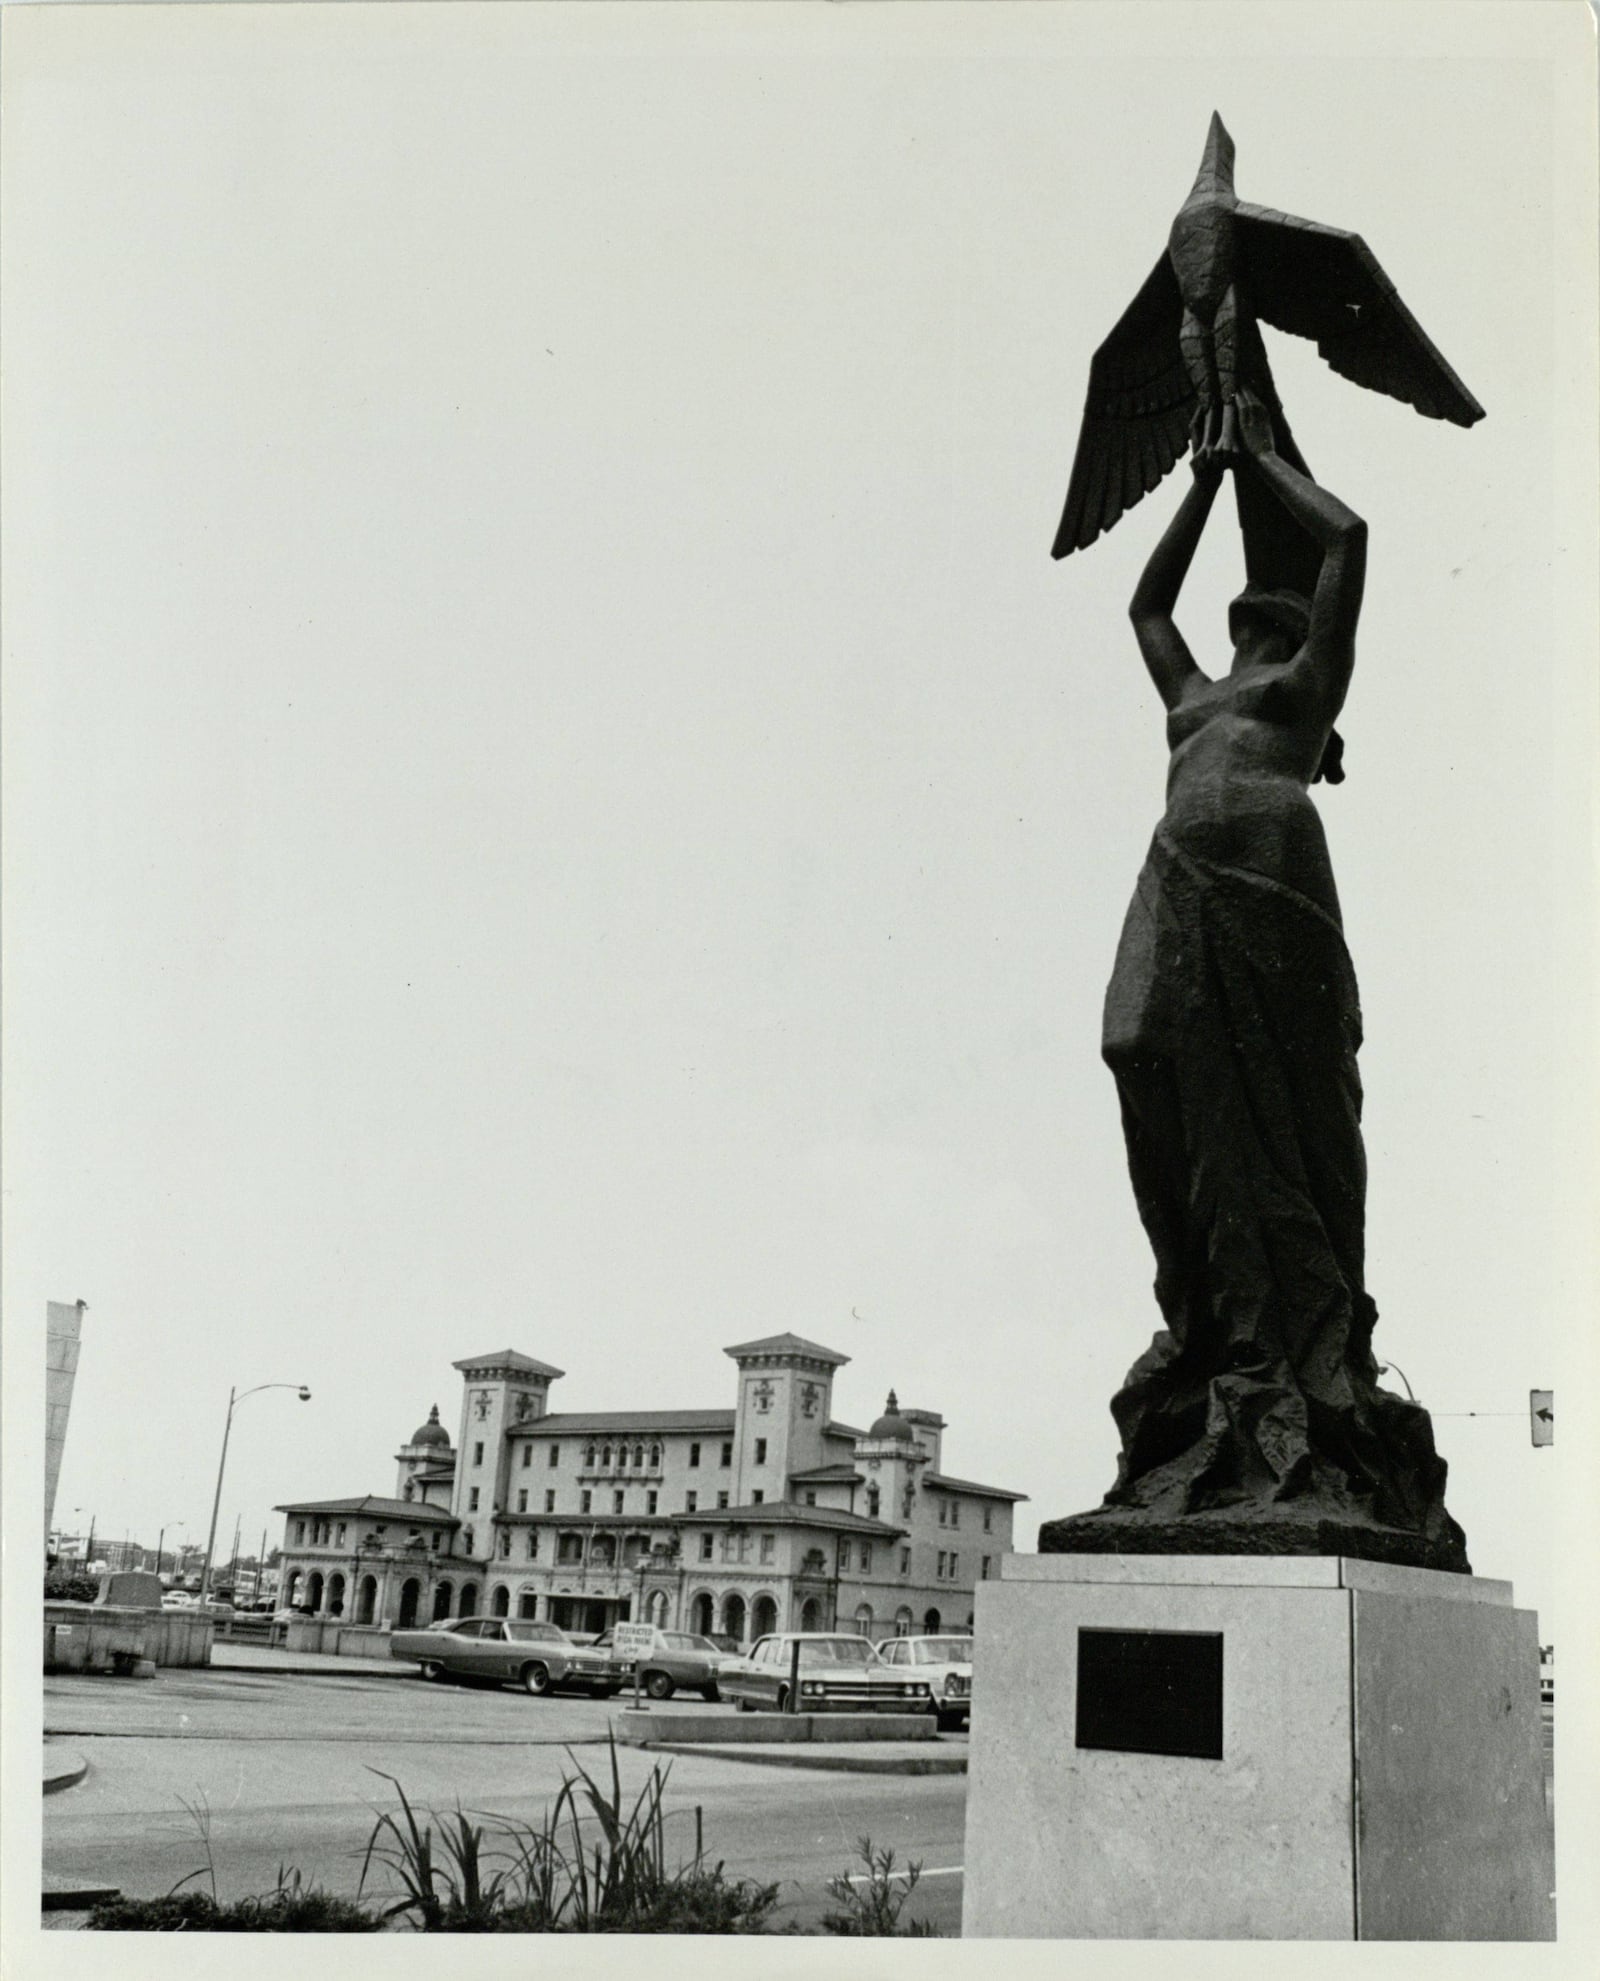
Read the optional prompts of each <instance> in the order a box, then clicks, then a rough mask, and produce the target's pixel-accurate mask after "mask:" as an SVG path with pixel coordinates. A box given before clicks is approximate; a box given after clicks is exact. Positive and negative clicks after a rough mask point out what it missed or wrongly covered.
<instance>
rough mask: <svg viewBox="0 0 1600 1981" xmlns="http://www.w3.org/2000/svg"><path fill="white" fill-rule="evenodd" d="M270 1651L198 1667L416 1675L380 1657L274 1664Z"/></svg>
mask: <svg viewBox="0 0 1600 1981" xmlns="http://www.w3.org/2000/svg"><path fill="white" fill-rule="evenodd" d="M271 1656H272V1654H271V1652H270V1651H269V1652H265V1653H263V1655H262V1656H261V1658H260V1659H256V1658H250V1659H245V1658H226V1657H224V1658H217V1657H213V1658H212V1660H211V1662H210V1663H209V1664H207V1665H204V1666H200V1667H197V1669H200V1670H204V1671H237V1672H250V1673H252V1674H259V1675H260V1676H262V1677H267V1678H392V1679H406V1678H415V1677H416V1676H417V1671H416V1667H415V1666H414V1665H402V1664H399V1663H395V1664H383V1663H381V1662H380V1661H379V1660H378V1659H377V1658H346V1659H343V1660H341V1661H340V1663H339V1664H337V1665H336V1664H334V1663H333V1661H332V1660H331V1659H330V1660H329V1662H328V1663H327V1664H321V1665H310V1664H274V1663H269V1662H268V1659H270V1658H271Z"/></svg>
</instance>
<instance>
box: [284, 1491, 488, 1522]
mask: <svg viewBox="0 0 1600 1981" xmlns="http://www.w3.org/2000/svg"><path fill="white" fill-rule="evenodd" d="M272 1510H273V1512H274V1513H365V1514H368V1515H370V1516H371V1518H372V1519H374V1520H431V1521H440V1520H443V1521H446V1522H448V1524H449V1525H450V1526H452V1527H454V1526H457V1525H458V1524H459V1523H458V1522H457V1520H456V1518H455V1516H454V1515H453V1514H451V1513H447V1512H446V1511H445V1509H444V1508H443V1507H442V1506H425V1505H424V1504H423V1502H422V1501H421V1500H391V1499H380V1498H378V1497H377V1495H376V1494H373V1493H367V1494H364V1495H363V1497H362V1498H360V1499H355V1500H292V1501H291V1502H290V1503H289V1504H288V1505H287V1506H275V1507H274V1508H273V1509H272Z"/></svg>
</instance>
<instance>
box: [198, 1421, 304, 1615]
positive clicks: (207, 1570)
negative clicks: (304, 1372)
mask: <svg viewBox="0 0 1600 1981" xmlns="http://www.w3.org/2000/svg"><path fill="white" fill-rule="evenodd" d="M264 1389H292V1390H293V1391H294V1392H295V1393H296V1395H297V1396H298V1397H299V1398H300V1401H301V1402H302V1403H309V1402H310V1401H311V1392H310V1390H309V1389H307V1388H306V1386H305V1384H304V1383H257V1384H256V1386H255V1388H254V1389H242V1390H239V1391H237V1392H235V1391H234V1390H231V1389H230V1390H229V1391H228V1415H227V1419H226V1421H225V1422H224V1424H223V1426H222V1456H221V1457H220V1458H219V1459H218V1460H217V1490H216V1494H215V1496H214V1497H213V1499H212V1501H211V1530H210V1532H209V1533H208V1534H207V1535H206V1560H205V1566H204V1568H202V1569H201V1571H200V1601H201V1602H202V1603H204V1601H205V1600H206V1597H207V1596H208V1595H209V1594H210V1592H211V1551H212V1549H213V1548H215V1546H216V1544H217V1509H218V1508H219V1507H220V1506H221V1504H222V1474H223V1469H224V1468H225V1466H226V1465H227V1463H228V1433H229V1432H230V1431H231V1430H232V1429H233V1413H234V1410H235V1409H236V1408H237V1406H238V1405H239V1404H241V1403H243V1402H244V1400H245V1398H246V1397H247V1396H255V1395H256V1394H257V1393H258V1392H259V1391H261V1390H264Z"/></svg>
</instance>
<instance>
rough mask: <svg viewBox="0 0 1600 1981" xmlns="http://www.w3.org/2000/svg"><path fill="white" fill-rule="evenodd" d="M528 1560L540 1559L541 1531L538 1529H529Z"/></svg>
mask: <svg viewBox="0 0 1600 1981" xmlns="http://www.w3.org/2000/svg"><path fill="white" fill-rule="evenodd" d="M528 1559H529V1561H537V1560H538V1559H539V1530H538V1528H537V1527H530V1528H529V1529H528Z"/></svg>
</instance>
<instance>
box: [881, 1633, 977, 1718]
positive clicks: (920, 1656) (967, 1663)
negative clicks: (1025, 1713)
mask: <svg viewBox="0 0 1600 1981" xmlns="http://www.w3.org/2000/svg"><path fill="white" fill-rule="evenodd" d="M878 1656H879V1657H880V1658H881V1659H882V1660H883V1662H884V1663H885V1664H886V1665H887V1666H888V1667H889V1669H890V1670H891V1671H899V1672H906V1673H908V1674H910V1673H914V1674H915V1675H916V1676H917V1677H918V1678H925V1679H926V1680H927V1681H928V1686H929V1689H930V1691H931V1692H932V1694H933V1706H934V1711H935V1712H936V1713H937V1714H938V1715H939V1724H940V1726H941V1727H952V1726H962V1725H965V1724H969V1723H970V1721H971V1718H972V1639H971V1638H970V1637H891V1638H890V1639H889V1641H888V1642H887V1643H886V1644H880V1645H879V1646H878Z"/></svg>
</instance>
